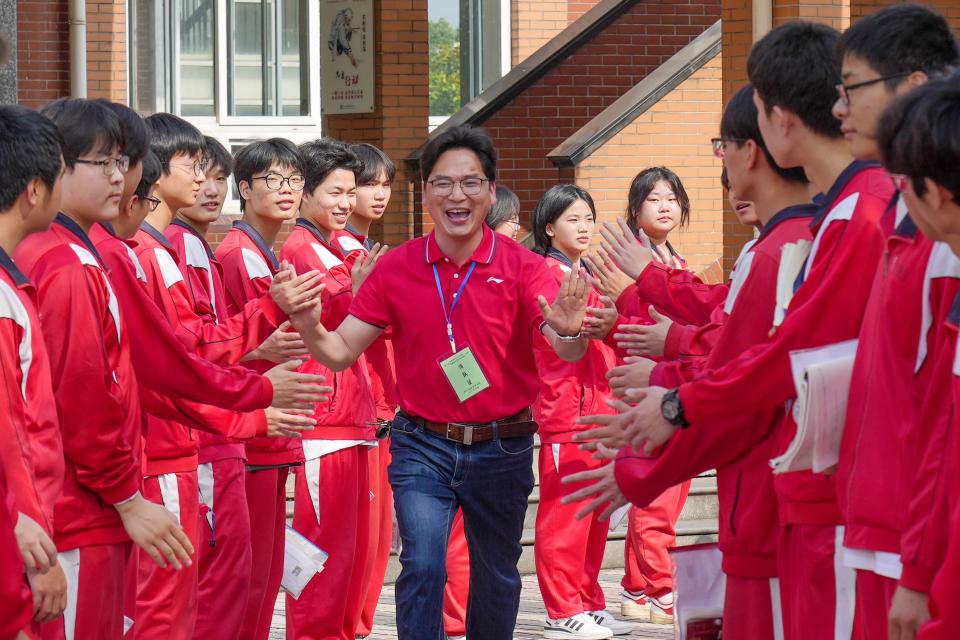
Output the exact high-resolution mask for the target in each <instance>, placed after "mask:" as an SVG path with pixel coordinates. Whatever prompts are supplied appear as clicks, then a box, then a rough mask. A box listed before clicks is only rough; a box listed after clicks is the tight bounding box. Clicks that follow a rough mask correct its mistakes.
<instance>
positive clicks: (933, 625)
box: [877, 79, 960, 640]
mask: <svg viewBox="0 0 960 640" xmlns="http://www.w3.org/2000/svg"><path fill="white" fill-rule="evenodd" d="M958 106H960V87H958V85H957V82H956V80H955V79H951V80H935V81H932V82H930V83H928V84H926V85H925V86H922V87H920V88H918V89H914V90H913V91H911V92H909V93H908V94H907V95H906V96H904V97H902V98H900V99H898V100H897V101H896V102H894V103H893V104H892V105H891V106H890V107H889V108H888V109H887V111H886V113H885V114H884V115H883V117H882V118H881V121H880V124H879V126H878V128H877V142H878V145H879V147H880V150H881V155H882V157H883V162H884V165H885V166H886V167H887V168H888V170H889V171H890V172H891V174H892V176H893V180H894V183H895V184H896V185H897V189H898V191H899V192H900V195H901V197H902V198H903V201H904V202H905V204H906V206H907V208H908V209H909V211H910V216H911V218H913V219H914V220H915V221H916V223H917V226H918V227H919V228H920V230H921V231H922V232H923V233H924V235H926V236H927V237H928V238H930V239H931V240H933V241H935V242H937V244H936V245H935V249H934V252H936V251H937V250H938V249H939V247H940V246H941V244H940V242H943V243H945V244H946V245H948V246H949V248H950V250H951V251H952V253H953V254H954V255H955V256H960V243H958V242H957V238H958V237H960V233H958V224H957V221H958V220H960V205H958V203H957V194H958V193H960V182H958V180H957V173H956V166H957V162H958V161H960V138H958V135H957V133H958V132H957V127H956V124H955V123H956V122H957V120H958V118H960V108H958ZM934 322H936V320H934ZM958 324H960V296H957V297H955V298H954V300H953V303H952V305H951V308H950V310H949V312H948V315H947V322H946V323H945V326H944V329H943V330H942V331H941V332H940V337H939V339H938V343H937V345H936V346H935V348H934V349H933V350H932V351H931V352H930V353H929V354H928V355H927V358H928V359H930V360H932V361H933V365H932V366H933V371H932V373H931V375H930V377H931V379H934V378H940V379H942V378H944V377H948V376H949V378H950V380H951V387H952V388H951V389H950V397H948V398H944V399H942V403H943V404H941V405H940V406H935V404H934V403H932V402H929V401H925V403H924V408H923V413H922V414H921V415H920V417H919V419H918V421H917V424H918V425H921V426H930V425H931V424H936V423H944V421H945V424H943V426H935V427H933V429H932V433H930V432H929V431H928V433H930V434H931V435H933V436H934V438H933V439H930V440H928V441H927V442H926V444H925V451H919V452H917V453H918V454H921V455H920V456H917V457H919V459H915V460H913V461H911V468H913V469H914V470H915V474H916V475H915V479H914V483H913V487H914V489H916V490H918V494H917V495H915V496H914V497H913V500H912V504H911V512H910V516H908V518H907V523H906V525H907V527H908V530H912V531H914V533H919V534H922V536H921V537H923V538H926V540H924V541H923V543H924V544H922V545H920V550H921V553H919V554H918V555H919V557H920V558H921V559H923V560H925V562H924V563H921V564H925V565H926V567H925V568H927V571H926V572H924V573H929V572H931V571H932V572H936V577H935V579H934V580H933V582H932V587H931V588H930V614H931V615H932V620H930V622H929V624H926V625H925V626H923V627H922V628H921V629H920V632H919V634H918V635H917V637H918V638H921V639H922V640H934V639H941V638H942V639H946V638H952V637H954V636H955V635H956V629H957V625H958V624H960V613H958V609H957V606H956V603H957V600H958V597H960V544H958V542H957V541H958V539H960V537H958V531H960V509H958V505H960V482H958V481H957V474H956V473H953V472H952V470H953V469H955V468H956V464H957V462H958V461H960V456H958V451H960V448H958V443H960V440H958V438H957V433H958V424H957V412H956V407H957V403H958V400H960V357H958V353H960V351H958V350H957V327H958ZM948 371H949V372H950V373H949V374H948V373H947V372H948ZM935 388H940V387H939V385H935ZM943 395H946V394H945V393H944V394H943ZM930 408H933V409H935V411H928V409H930ZM928 470H929V471H928ZM920 479H923V480H924V481H925V482H926V484H925V486H920V485H919V484H918V482H917V480H920ZM918 498H919V500H918ZM918 502H922V503H925V505H926V509H927V510H928V511H940V512H941V513H942V514H943V515H942V516H941V517H943V516H946V517H948V518H949V525H948V526H947V527H944V525H943V524H942V522H938V521H937V518H933V519H928V524H927V525H926V526H925V527H922V528H921V530H920V531H916V530H915V529H916V527H915V524H916V522H915V521H914V516H915V513H916V511H915V510H914V509H913V507H914V506H915V505H917V503H918ZM909 539H910V536H909V534H908V535H906V536H904V538H903V539H902V544H903V545H904V550H906V547H907V544H908V540H909ZM931 560H932V562H931ZM906 575H907V565H906V563H905V564H904V576H903V578H901V584H900V587H901V588H900V589H898V594H897V595H898V596H899V595H900V593H899V592H900V591H901V590H902V588H903V587H904V586H905V580H904V578H905V577H906ZM918 575H920V574H919V573H918ZM896 604H897V602H896V600H895V602H894V605H896ZM926 620H927V617H926V616H924V615H919V616H917V615H914V616H913V617H912V619H911V618H910V616H903V617H900V613H899V611H898V610H897V607H896V606H894V607H892V608H891V612H890V631H891V637H892V638H910V637H912V633H913V630H914V629H915V628H916V626H917V625H919V624H922V623H923V622H925V621H926ZM909 622H913V623H914V624H909ZM905 623H907V624H905Z"/></svg>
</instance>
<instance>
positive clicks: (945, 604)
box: [904, 293, 960, 640]
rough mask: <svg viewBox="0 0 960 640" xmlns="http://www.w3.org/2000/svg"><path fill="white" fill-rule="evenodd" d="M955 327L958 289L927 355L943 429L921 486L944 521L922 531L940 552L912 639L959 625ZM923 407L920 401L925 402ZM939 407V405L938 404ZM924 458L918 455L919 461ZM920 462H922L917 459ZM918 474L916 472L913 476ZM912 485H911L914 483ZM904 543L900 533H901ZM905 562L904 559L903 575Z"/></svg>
mask: <svg viewBox="0 0 960 640" xmlns="http://www.w3.org/2000/svg"><path fill="white" fill-rule="evenodd" d="M958 331H960V293H958V294H957V295H956V296H955V297H954V300H953V303H952V304H951V307H950V311H949V313H948V315H947V322H946V323H945V324H944V329H943V331H941V332H940V338H939V340H938V345H937V348H936V349H935V350H934V352H933V353H931V354H930V355H929V356H928V357H930V358H933V360H934V364H933V366H934V371H933V373H932V377H940V376H946V375H948V374H947V372H949V379H950V383H951V385H950V393H949V398H946V399H945V401H946V402H948V403H949V407H950V409H949V411H948V414H949V418H948V423H947V427H946V429H945V433H944V434H943V436H942V438H941V439H940V440H938V441H934V442H931V443H930V446H935V447H938V448H939V449H940V451H939V452H938V453H939V454H940V458H941V465H940V468H939V474H938V475H937V477H936V483H935V484H933V485H928V486H926V487H924V488H923V489H924V491H923V493H924V494H925V495H926V496H927V499H928V500H932V503H931V504H932V505H933V508H935V509H936V510H937V511H938V512H940V514H942V516H946V517H947V519H948V522H949V525H948V527H946V529H943V528H942V525H936V523H935V526H940V527H941V530H940V531H933V530H932V529H931V530H929V531H928V533H930V534H934V536H935V538H934V544H936V545H937V546H938V547H939V549H938V550H939V551H940V552H941V553H943V558H942V562H941V563H940V565H939V569H938V570H937V572H936V576H935V578H934V580H933V583H932V586H931V588H930V614H931V620H930V622H928V623H927V624H926V625H924V626H923V627H921V629H920V632H919V633H918V634H917V640H948V639H952V638H955V637H956V635H957V634H956V630H957V628H958V626H960V607H957V602H960V476H958V475H957V473H956V469H957V465H958V464H960V437H958V434H960V424H958V421H957V418H958V413H957V410H956V407H957V406H960V342H958V340H957V333H958ZM925 409H926V407H925ZM941 413H942V409H941ZM931 417H932V416H929V415H927V412H926V411H924V413H923V414H922V415H921V420H924V419H927V418H931ZM925 462H926V460H924V461H923V463H925ZM923 466H924V467H925V466H927V465H926V464H923ZM918 477H919V476H918ZM915 486H916V485H915ZM942 516H941V517H942ZM904 545H906V539H904ZM906 574H907V567H906V565H904V577H906Z"/></svg>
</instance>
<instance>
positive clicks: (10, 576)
mask: <svg viewBox="0 0 960 640" xmlns="http://www.w3.org/2000/svg"><path fill="white" fill-rule="evenodd" d="M22 517H23V516H21V515H19V513H18V512H17V507H16V505H15V504H14V500H13V494H12V493H11V492H10V489H9V487H7V478H6V473H4V469H3V464H0V565H2V566H3V571H0V640H21V639H22V638H26V637H27V636H26V634H25V629H27V628H28V627H29V625H30V617H31V616H32V615H33V602H32V600H31V597H30V588H29V587H28V586H27V580H26V578H25V577H24V562H23V556H22V555H21V553H20V549H19V545H18V544H17V538H16V536H15V535H14V533H13V530H14V526H16V523H17V522H18V520H19V518H22Z"/></svg>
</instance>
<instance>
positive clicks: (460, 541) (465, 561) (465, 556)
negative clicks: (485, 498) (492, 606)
mask: <svg viewBox="0 0 960 640" xmlns="http://www.w3.org/2000/svg"><path fill="white" fill-rule="evenodd" d="M469 599H470V550H469V549H467V535H466V534H465V533H464V532H463V512H462V511H460V510H457V515H455V516H454V517H453V526H451V527H450V539H449V540H448V541H447V584H446V585H445V586H444V588H443V631H444V633H445V634H446V635H448V636H450V637H451V638H455V637H457V636H465V635H467V601H468V600H469Z"/></svg>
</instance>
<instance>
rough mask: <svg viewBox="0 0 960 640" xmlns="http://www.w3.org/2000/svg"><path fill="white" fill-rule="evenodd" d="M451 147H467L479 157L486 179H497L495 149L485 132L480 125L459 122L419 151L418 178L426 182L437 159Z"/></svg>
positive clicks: (493, 180) (492, 180)
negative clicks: (459, 123)
mask: <svg viewBox="0 0 960 640" xmlns="http://www.w3.org/2000/svg"><path fill="white" fill-rule="evenodd" d="M451 149H467V150H468V151H473V152H474V153H475V154H477V157H478V158H480V166H481V167H482V168H483V173H484V175H485V176H486V178H487V180H490V181H491V182H496V180H497V149H496V147H494V146H493V140H491V139H490V136H488V135H487V132H486V131H484V130H483V129H481V128H480V127H475V126H473V125H470V124H461V125H457V126H455V127H450V128H449V129H447V130H446V131H443V132H442V133H440V134H439V135H438V136H437V137H436V138H434V139H433V140H431V141H430V142H428V143H427V145H426V146H425V147H424V148H423V151H422V152H421V153H420V179H421V180H423V181H424V182H426V180H427V178H429V177H430V174H431V173H432V172H433V165H435V164H436V163H437V159H438V158H439V157H440V156H442V155H443V154H444V153H446V152H447V151H450V150H451Z"/></svg>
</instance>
